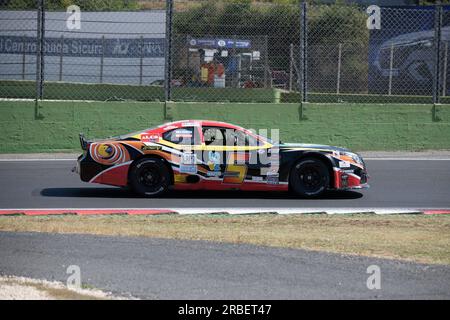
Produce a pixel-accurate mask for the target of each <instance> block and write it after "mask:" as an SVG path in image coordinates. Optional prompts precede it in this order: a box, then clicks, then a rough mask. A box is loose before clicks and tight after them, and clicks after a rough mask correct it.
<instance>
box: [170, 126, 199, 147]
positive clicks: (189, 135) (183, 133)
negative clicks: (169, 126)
mask: <svg viewBox="0 0 450 320" xmlns="http://www.w3.org/2000/svg"><path fill="white" fill-rule="evenodd" d="M163 139H164V140H167V141H169V142H172V143H176V144H180V145H194V144H195V142H196V141H197V140H198V134H196V129H195V128H194V127H186V128H178V129H173V130H170V131H167V132H164V134H163Z"/></svg>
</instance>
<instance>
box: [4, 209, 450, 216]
mask: <svg viewBox="0 0 450 320" xmlns="http://www.w3.org/2000/svg"><path fill="white" fill-rule="evenodd" d="M166 214H181V215H194V214H203V215H205V214H215V215H224V214H230V215H259V214H261V215H268V214H284V215H289V214H328V215H333V214H377V215H383V214H386V215H389V214H426V215H433V214H450V209H411V208H408V209H399V208H382V209H377V208H342V209H332V208H286V209H277V208H273V209H271V208H230V209H219V208H171V209H145V208H144V209H127V208H123V209H121V208H111V209H108V208H99V209H95V208H89V209H0V216H24V215H25V216H46V215H47V216H50V215H78V216H85V215H166Z"/></svg>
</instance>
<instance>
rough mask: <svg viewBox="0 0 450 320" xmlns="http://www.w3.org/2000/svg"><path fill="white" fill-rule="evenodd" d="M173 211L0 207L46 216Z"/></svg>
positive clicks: (10, 211)
mask: <svg viewBox="0 0 450 320" xmlns="http://www.w3.org/2000/svg"><path fill="white" fill-rule="evenodd" d="M175 213H176V212H175V211H172V210H167V209H161V210H159V209H156V210H155V209H139V210H126V209H125V210H120V209H119V210H117V209H1V210H0V215H3V216H12V215H25V216H47V215H77V216H85V215H157V214H175Z"/></svg>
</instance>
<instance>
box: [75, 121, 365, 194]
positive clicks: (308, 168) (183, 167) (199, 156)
mask: <svg viewBox="0 0 450 320" xmlns="http://www.w3.org/2000/svg"><path fill="white" fill-rule="evenodd" d="M80 143H81V147H82V149H83V154H82V155H80V156H79V158H78V160H77V166H76V168H75V170H74V171H76V172H77V173H78V174H79V175H80V177H81V180H82V181H85V182H91V183H99V184H106V185H113V186H121V187H126V186H129V187H131V189H132V190H134V191H135V192H136V193H137V194H140V195H142V196H146V197H156V196H160V195H162V194H163V193H165V192H167V191H168V190H204V189H206V190H248V191H288V190H291V191H293V192H294V193H296V194H298V195H299V196H301V197H317V196H320V195H321V194H323V193H324V192H325V191H326V190H329V189H334V190H344V189H353V188H367V187H368V183H367V180H368V175H367V170H366V165H365V163H364V160H363V159H362V158H361V156H359V155H358V154H356V153H353V152H350V151H349V150H348V149H344V148H339V147H331V146H325V145H312V144H292V143H280V142H277V141H273V140H271V139H269V138H266V137H265V136H263V135H259V134H256V132H255V131H253V130H248V129H245V128H242V127H240V126H237V125H232V124H229V123H225V122H218V121H207V120H182V121H176V122H171V123H166V124H163V125H160V126H158V127H154V128H150V129H146V130H143V131H141V132H137V133H131V134H128V135H123V136H117V137H113V138H109V139H105V140H91V141H88V140H87V139H86V138H85V137H84V135H83V134H80Z"/></svg>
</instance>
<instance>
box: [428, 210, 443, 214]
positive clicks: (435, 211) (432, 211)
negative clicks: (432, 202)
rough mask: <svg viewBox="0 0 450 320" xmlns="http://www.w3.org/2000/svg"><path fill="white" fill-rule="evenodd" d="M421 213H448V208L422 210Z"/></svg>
mask: <svg viewBox="0 0 450 320" xmlns="http://www.w3.org/2000/svg"><path fill="white" fill-rule="evenodd" d="M423 214H450V210H424V211H423Z"/></svg>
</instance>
